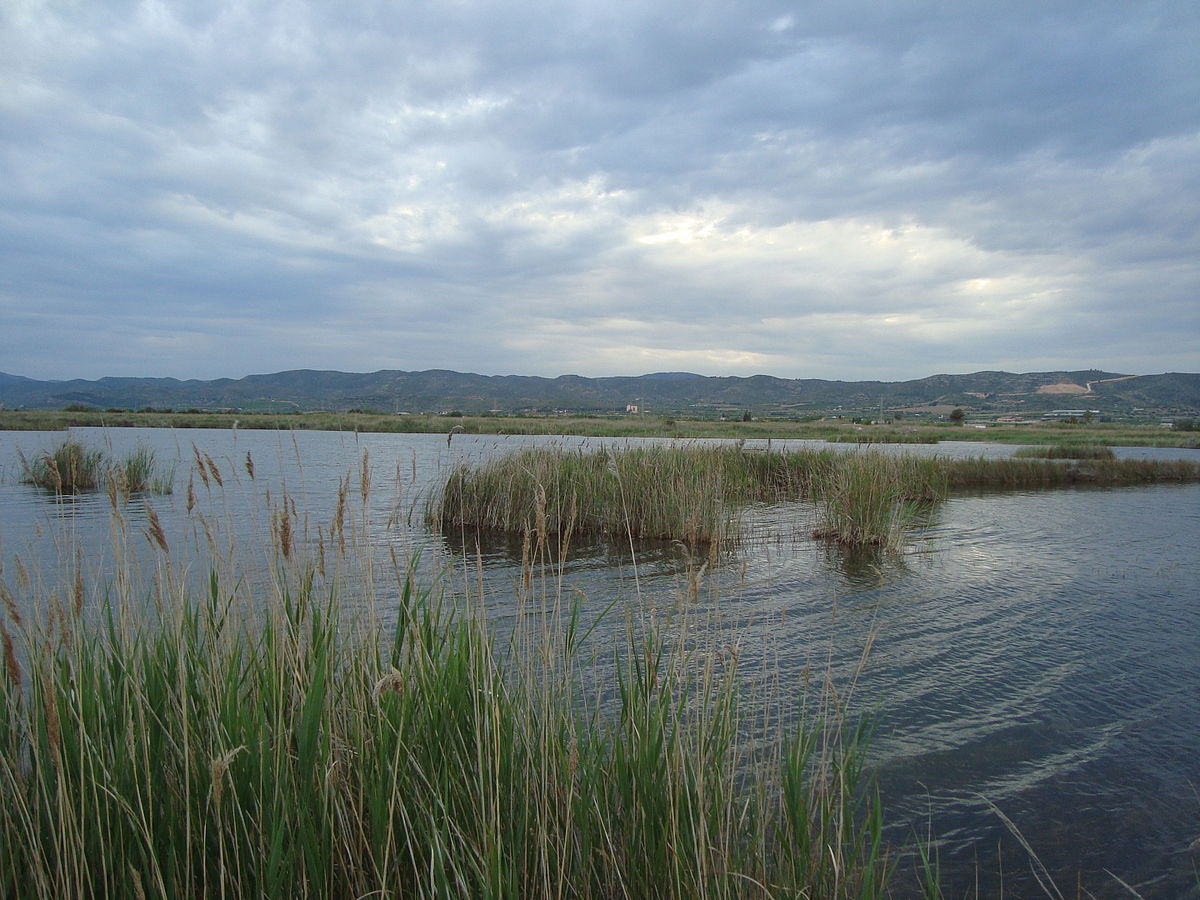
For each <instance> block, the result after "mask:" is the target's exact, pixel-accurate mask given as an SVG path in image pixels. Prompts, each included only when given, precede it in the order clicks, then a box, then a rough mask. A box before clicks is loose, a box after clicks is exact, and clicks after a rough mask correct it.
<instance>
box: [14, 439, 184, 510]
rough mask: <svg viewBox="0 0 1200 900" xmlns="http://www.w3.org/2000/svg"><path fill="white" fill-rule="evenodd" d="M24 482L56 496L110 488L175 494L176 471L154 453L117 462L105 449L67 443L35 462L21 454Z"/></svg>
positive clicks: (138, 451) (141, 450)
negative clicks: (111, 458) (165, 465)
mask: <svg viewBox="0 0 1200 900" xmlns="http://www.w3.org/2000/svg"><path fill="white" fill-rule="evenodd" d="M18 456H19V459H20V464H21V481H22V482H23V483H24V484H32V485H34V486H36V487H39V488H42V489H43V490H47V491H52V492H54V493H55V494H78V493H80V492H82V491H94V490H98V489H100V488H101V487H104V486H106V485H107V487H108V488H109V489H110V490H111V491H112V492H114V495H115V494H118V493H119V494H120V495H122V496H124V497H128V496H129V495H130V494H132V493H146V492H148V493H154V494H169V493H171V488H172V481H173V476H174V470H173V469H167V468H165V467H163V466H162V465H160V464H159V462H158V459H157V457H156V456H155V453H154V451H153V450H150V449H148V448H146V447H138V448H137V449H135V450H133V451H132V452H130V453H129V454H128V455H126V456H125V457H123V458H122V459H120V460H117V461H110V460H109V457H108V454H106V453H105V452H104V451H103V450H99V449H95V448H92V447H86V446H84V445H83V444H81V443H80V442H79V441H73V440H66V441H63V442H62V443H60V444H59V445H58V446H57V447H55V448H54V449H53V450H51V451H43V452H41V453H39V454H37V455H36V456H35V457H34V458H33V459H32V460H29V459H26V458H25V455H24V454H21V453H20V452H19V451H18Z"/></svg>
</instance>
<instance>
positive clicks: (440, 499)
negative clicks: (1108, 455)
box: [429, 445, 1200, 546]
mask: <svg viewBox="0 0 1200 900" xmlns="http://www.w3.org/2000/svg"><path fill="white" fill-rule="evenodd" d="M1196 480H1200V464H1197V463H1191V462H1175V461H1149V460H1115V459H1097V460H1078V461H1073V462H1069V463H1063V462H1060V461H1056V460H1048V459H986V458H982V457H980V458H974V459H950V458H946V457H932V458H926V457H915V456H904V455H898V456H892V455H884V454H880V453H875V452H871V451H861V452H856V453H840V452H836V451H832V450H799V451H758V450H746V449H741V448H738V447H735V446H711V445H709V446H704V445H679V446H660V447H654V448H630V449H615V450H565V449H561V448H552V449H545V448H538V449H530V450H522V451H518V452H516V453H513V454H510V455H507V456H504V457H502V458H500V459H497V460H493V461H491V462H487V463H483V464H480V465H464V466H461V467H459V468H457V469H455V470H454V471H453V472H451V473H450V475H449V477H448V478H447V480H446V482H445V484H444V485H443V487H442V489H441V490H440V491H439V492H438V493H436V494H435V495H434V496H433V497H432V498H431V501H430V504H429V519H430V521H431V523H432V524H433V525H434V527H437V528H442V529H448V528H449V529H458V528H464V527H469V528H481V529H486V530H493V531H504V532H510V533H517V534H522V533H525V534H529V533H532V534H537V535H544V534H545V533H547V532H551V533H555V534H562V533H566V534H570V533H574V532H583V533H590V534H600V535H617V536H619V535H626V534H628V535H632V536H634V537H638V538H658V539H663V540H680V541H685V542H687V543H689V544H705V543H711V542H720V541H724V540H727V539H730V538H734V537H736V536H737V533H738V532H737V519H738V515H739V512H740V510H741V509H742V508H743V507H745V506H746V505H747V504H749V503H756V502H758V503H773V502H779V501H783V500H791V499H798V498H807V499H811V500H815V501H817V502H818V503H819V504H820V505H821V507H822V510H823V516H824V517H823V520H822V521H821V523H820V524H819V525H818V527H817V534H818V535H819V536H821V537H825V538H829V539H832V540H837V541H841V542H844V543H849V544H880V545H886V546H895V545H896V544H897V542H898V540H899V537H900V535H902V533H903V529H904V527H906V526H907V524H908V523H910V522H911V521H912V519H913V517H914V515H915V512H916V508H917V507H916V505H915V504H918V503H922V502H931V501H936V500H940V499H943V498H945V497H946V496H948V495H949V493H951V492H952V491H955V490H981V489H1014V488H1025V489H1028V488H1052V487H1064V486H1069V485H1076V484H1090V485H1097V486H1101V485H1127V484H1148V483H1157V482H1183V481H1196Z"/></svg>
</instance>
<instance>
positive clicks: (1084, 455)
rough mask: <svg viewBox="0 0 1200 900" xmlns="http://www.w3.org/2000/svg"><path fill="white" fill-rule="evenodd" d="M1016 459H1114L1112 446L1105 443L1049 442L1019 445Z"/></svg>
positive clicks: (1015, 455) (1015, 454)
mask: <svg viewBox="0 0 1200 900" xmlns="http://www.w3.org/2000/svg"><path fill="white" fill-rule="evenodd" d="M1013 456H1014V457H1016V458H1017V459H1116V458H1117V457H1116V454H1115V453H1113V451H1112V448H1111V447H1109V446H1107V445H1105V444H1081V443H1070V444H1050V445H1048V446H1043V447H1021V448H1020V449H1019V450H1017V451H1016V452H1015V453H1014V454H1013Z"/></svg>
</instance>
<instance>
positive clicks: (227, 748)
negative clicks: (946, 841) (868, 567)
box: [0, 478, 895, 900]
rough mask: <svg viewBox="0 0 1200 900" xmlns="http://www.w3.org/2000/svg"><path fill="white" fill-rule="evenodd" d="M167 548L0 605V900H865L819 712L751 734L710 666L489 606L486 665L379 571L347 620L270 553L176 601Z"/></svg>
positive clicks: (424, 602)
mask: <svg viewBox="0 0 1200 900" xmlns="http://www.w3.org/2000/svg"><path fill="white" fill-rule="evenodd" d="M347 483H349V478H347ZM367 491H368V488H367V487H366V486H365V483H364V488H363V498H362V501H363V505H364V508H365V506H366V503H367V496H366V494H367ZM348 502H351V503H352V502H353V495H350V496H349V501H348ZM289 508H290V506H289V501H288V499H287V498H286V497H285V498H282V499H281V500H280V499H278V498H277V499H276V501H275V505H273V506H272V510H271V519H272V522H273V523H277V521H278V519H279V516H280V515H281V513H280V510H283V511H285V512H284V513H282V514H283V515H286V514H287V513H286V510H288V509H289ZM342 512H343V511H342V510H341V508H340V504H339V513H338V515H339V516H340V515H342ZM188 515H189V517H190V518H192V519H194V520H195V521H194V522H193V523H192V524H191V526H189V529H188V530H190V531H191V534H192V535H193V536H195V535H196V534H197V533H198V532H203V533H205V534H209V532H210V523H208V522H207V521H205V520H204V517H203V516H202V515H201V514H200V512H199V511H198V509H197V510H195V511H193V509H192V505H191V503H190V502H189V506H188ZM113 516H114V529H117V530H118V531H121V530H126V529H128V525H126V524H125V523H124V520H123V519H121V516H120V513H119V512H118V511H116V510H114V513H113ZM347 518H349V519H353V518H354V514H353V512H349V513H347ZM333 531H334V529H333V526H331V527H330V532H329V533H330V534H332V533H333ZM339 533H340V532H339ZM167 537H168V536H164V537H163V539H162V540H161V541H158V542H156V545H155V549H154V550H153V551H152V552H153V553H154V554H155V555H156V559H157V562H156V564H155V565H154V566H153V568H152V574H153V577H152V579H151V580H150V581H149V582H147V583H146V584H140V585H139V584H137V583H136V579H134V580H131V579H120V578H119V579H116V580H115V581H111V582H108V581H104V582H101V581H95V580H93V579H94V577H95V576H88V579H87V581H86V582H85V576H84V574H83V573H82V572H80V571H76V572H75V573H74V574H73V575H71V576H68V581H69V582H70V583H69V584H68V586H67V587H66V589H64V590H62V591H57V592H53V591H52V592H51V594H50V596H49V598H47V597H29V596H23V592H24V591H28V590H33V589H32V588H30V587H29V585H30V584H37V583H38V579H37V578H32V579H28V580H27V581H26V583H25V585H24V587H22V585H21V584H18V585H16V586H14V589H12V590H10V589H9V587H8V586H7V585H5V588H4V591H3V592H2V596H3V608H4V614H3V617H2V618H0V637H2V639H3V655H4V672H3V673H2V674H0V895H2V896H4V897H9V898H42V897H59V898H84V897H87V898H92V897H95V898H100V897H118V896H122V897H138V898H140V897H164V898H172V897H199V896H204V897H218V896H231V897H272V898H275V897H278V898H289V900H290V898H302V897H321V898H359V897H464V898H466V897H470V898H474V897H514V898H516V897H522V898H525V897H528V898H539V897H571V898H592V897H596V898H612V897H678V898H694V897H713V898H741V897H762V896H772V897H797V898H799V897H828V898H841V897H847V898H849V897H854V898H871V897H882V896H887V894H888V892H889V889H890V887H891V884H892V881H893V878H894V875H895V873H894V870H893V867H892V865H891V864H890V862H889V860H888V857H887V854H886V852H885V848H884V846H883V844H882V841H881V828H882V824H881V821H880V812H879V802H878V800H877V798H876V796H875V794H874V792H873V791H872V790H871V788H870V783H869V778H867V777H866V775H865V774H864V768H863V763H864V755H865V745H864V732H863V731H862V730H861V729H860V728H856V727H852V726H850V725H848V724H847V723H846V722H845V721H844V719H843V717H842V714H841V709H840V707H839V705H838V702H837V701H835V700H834V699H833V698H834V693H835V692H834V691H833V690H832V688H830V689H829V690H824V691H823V690H820V689H816V690H814V692H813V694H812V695H811V696H809V697H808V699H807V701H806V702H807V707H806V708H805V709H802V710H801V711H800V713H801V715H800V724H799V725H798V726H797V727H796V728H794V729H793V730H790V731H788V732H786V733H785V732H782V731H778V730H770V726H762V725H761V721H759V720H758V719H756V720H755V721H749V720H747V719H746V718H744V717H743V715H742V713H741V711H740V709H739V704H738V689H737V684H738V673H737V659H736V654H731V653H728V652H724V651H722V650H720V649H719V648H717V647H708V646H705V645H703V644H697V643H695V642H689V643H687V644H686V646H685V644H684V643H683V642H680V641H672V640H669V639H668V634H667V630H666V629H665V628H662V627H655V626H653V625H649V624H646V623H645V622H643V621H641V620H640V619H637V618H636V617H635V618H632V619H630V625H629V627H627V628H625V629H617V633H618V634H619V635H623V637H618V638H616V639H615V643H613V644H612V645H606V646H601V647H598V646H595V645H594V643H593V634H594V632H593V631H592V627H593V625H594V623H593V622H587V621H584V617H583V614H582V612H581V611H580V610H579V609H578V608H577V607H575V608H572V607H569V606H565V605H562V603H561V598H559V601H558V604H557V605H556V609H557V612H556V613H555V614H552V615H549V616H547V615H544V614H541V611H540V609H539V613H538V614H537V615H526V612H527V611H528V609H529V604H522V602H521V598H520V597H515V598H514V608H516V609H518V610H524V611H525V612H520V613H519V615H518V623H517V626H516V628H515V630H514V631H513V632H512V635H511V637H507V638H504V639H501V638H499V637H498V636H497V634H496V633H495V631H494V630H493V628H492V627H491V626H490V625H489V624H488V622H487V620H486V618H485V617H484V616H483V615H482V614H481V612H480V609H479V607H478V605H477V604H475V603H473V602H472V601H471V600H470V599H469V598H466V599H463V598H457V599H456V598H453V597H450V596H448V595H447V594H445V593H444V592H443V591H442V590H441V589H439V588H438V587H437V586H436V585H434V586H429V585H425V586H421V585H419V584H418V583H417V580H416V577H415V575H414V572H415V571H416V570H415V568H414V567H412V566H410V565H404V564H403V563H397V562H395V561H394V562H393V568H392V570H391V572H390V573H388V574H387V576H386V577H384V575H383V574H382V573H376V576H374V577H372V578H371V579H370V584H369V585H357V587H359V588H360V593H361V589H362V588H363V587H368V588H369V591H368V593H369V595H370V596H372V597H378V598H384V603H383V606H384V607H385V610H384V611H383V612H381V613H380V614H378V615H375V614H372V615H363V613H362V610H357V611H356V614H355V615H354V616H349V615H347V613H348V611H347V610H344V609H343V607H342V606H341V602H340V601H339V599H338V598H339V597H342V596H346V595H347V594H348V593H349V591H348V590H347V588H348V587H351V586H349V585H339V584H338V583H337V581H336V579H333V578H332V576H331V577H330V578H326V577H325V576H323V575H322V574H321V573H322V571H324V570H325V569H326V567H325V565H324V562H322V564H321V566H320V567H319V568H318V567H316V566H315V564H314V563H313V562H311V561H308V562H306V561H305V559H306V554H305V553H304V552H302V551H301V548H300V547H299V546H298V545H297V544H295V543H294V542H293V540H292V537H294V535H292V534H291V532H288V534H287V535H286V536H285V533H284V530H283V529H281V528H279V527H273V528H272V532H271V537H270V539H269V540H270V544H269V546H264V547H260V548H256V549H257V552H256V553H251V554H249V555H250V556H251V557H254V558H257V559H259V560H262V561H265V562H260V563H259V564H260V565H261V564H265V565H267V566H269V567H270V568H271V569H272V571H273V577H272V579H271V580H270V584H271V585H272V586H271V587H270V588H269V589H267V590H258V591H253V592H252V591H251V590H250V588H248V587H247V586H248V585H249V584H253V583H258V581H260V579H254V578H250V579H247V578H245V577H244V573H241V572H239V571H238V570H237V568H236V566H235V564H234V563H232V562H229V561H225V562H223V563H221V564H220V565H219V566H218V567H215V568H214V569H213V572H212V575H211V577H210V579H209V582H208V584H207V586H206V587H204V588H200V587H197V586H196V585H195V584H194V583H192V582H191V581H190V580H189V579H188V578H186V577H185V572H186V568H187V567H186V564H182V563H180V562H177V561H176V559H177V556H176V557H173V556H172V552H174V553H175V554H177V555H178V554H179V553H180V548H181V546H183V545H184V544H185V541H186V540H187V535H186V534H185V535H170V536H169V540H168V539H167ZM124 541H125V543H132V536H130V535H126V536H125V538H124ZM210 542H211V540H210ZM337 546H338V542H337V541H333V542H331V543H330V544H329V545H328V546H326V547H323V548H322V550H321V553H322V557H321V559H322V561H324V554H325V553H326V552H329V553H334V554H336V553H338V552H339V551H338V550H337ZM341 552H348V553H350V554H351V555H352V554H354V553H355V547H354V544H353V542H351V546H350V549H349V550H348V551H341ZM353 568H354V567H346V568H345V571H351V570H353ZM335 569H342V567H341V566H338V565H334V564H333V561H332V560H330V565H329V566H328V570H329V571H333V570H335ZM64 598H65V599H64ZM33 609H42V610H45V611H46V612H45V613H44V614H43V615H41V617H40V618H38V617H35V614H34V613H33V612H31V610H33ZM384 612H385V613H386V614H384ZM385 622H386V623H387V624H384V623H385ZM596 659H603V660H607V661H609V662H608V663H607V664H606V665H607V668H605V669H603V671H604V672H607V673H610V674H608V675H607V676H606V677H605V680H604V681H603V682H602V683H599V684H597V683H596V682H595V680H594V679H595V677H596V676H595V672H596V669H595V667H594V661H595V660H596ZM818 680H819V679H818ZM843 690H845V688H844V686H843ZM766 718H767V717H763V720H764V721H765V720H766ZM772 719H773V720H775V721H778V719H777V718H774V717H772ZM763 727H767V728H768V731H767V733H766V735H765V736H764V735H763V732H762V728H763ZM774 727H775V728H776V729H778V727H779V726H774ZM750 735H753V736H754V737H753V739H751V737H750Z"/></svg>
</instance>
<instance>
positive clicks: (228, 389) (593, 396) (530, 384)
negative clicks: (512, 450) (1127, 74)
mask: <svg viewBox="0 0 1200 900" xmlns="http://www.w3.org/2000/svg"><path fill="white" fill-rule="evenodd" d="M629 404H637V405H638V406H639V408H640V409H641V410H642V411H648V412H653V413H660V414H664V415H667V414H670V415H702V416H714V415H721V414H730V413H740V412H742V411H750V412H752V413H753V414H754V415H760V416H761V415H785V416H802V415H806V414H812V413H817V412H827V411H830V410H838V409H839V408H840V410H841V411H842V412H846V413H848V412H853V411H864V412H869V411H873V410H879V409H880V408H884V409H885V410H888V411H894V410H906V411H909V412H912V413H918V412H920V411H921V410H922V409H929V410H933V409H936V408H939V407H946V406H951V407H953V406H961V407H963V408H964V409H967V410H974V411H987V412H995V413H997V414H1002V413H1011V414H1016V415H1020V414H1022V413H1029V414H1031V415H1040V414H1041V413H1043V412H1045V411H1047V410H1053V409H1092V410H1099V411H1100V412H1101V413H1105V414H1114V415H1140V416H1143V417H1151V416H1159V415H1196V414H1197V411H1198V410H1200V374H1186V373H1167V374H1163V375H1123V374H1120V373H1115V372H1102V371H1099V370H1095V369H1088V370H1084V371H1077V372H1031V373H1026V374H1014V373H1011V372H974V373H972V374H968V375H931V376H929V377H928V378H920V379H916V380H914V381H895V382H885V381H826V380H821V379H813V378H799V379H789V378H775V377H772V376H769V375H754V376H751V377H748V378H740V377H709V376H704V375H695V374H692V373H689V372H658V373H654V374H650V375H639V376H629V377H611V378H584V377H582V376H579V375H562V376H559V377H558V378H540V377H535V376H525V375H475V374H470V373H463V372H452V371H449V370H446V369H431V370H429V371H424V372H403V371H397V370H386V369H385V370H382V371H379V372H371V373H350V372H321V371H313V370H310V369H296V370H293V371H289V372H277V373H275V374H273V375H250V376H247V377H245V378H239V379H231V378H220V379H217V380H215V381H197V380H190V381H180V380H178V379H175V378H101V379H98V380H96V381H85V380H80V379H76V380H72V381H37V380H35V379H31V378H24V377H22V376H18V375H7V374H4V373H0V405H2V406H3V407H4V408H7V409H15V408H22V407H23V408H26V409H59V408H62V407H66V406H71V405H86V406H93V407H99V408H101V409H107V408H119V409H141V408H144V407H154V408H156V409H164V408H170V409H176V410H183V409H189V408H193V407H194V408H197V409H238V410H247V411H249V410H274V411H279V410H287V409H292V410H313V409H329V410H347V409H353V408H362V409H375V410H379V411H383V412H440V411H449V410H460V411H462V412H464V413H484V412H489V411H496V412H504V413H520V412H538V413H548V412H554V411H559V410H561V411H567V412H574V413H614V412H624V411H625V408H626V406H627V405H629Z"/></svg>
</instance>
